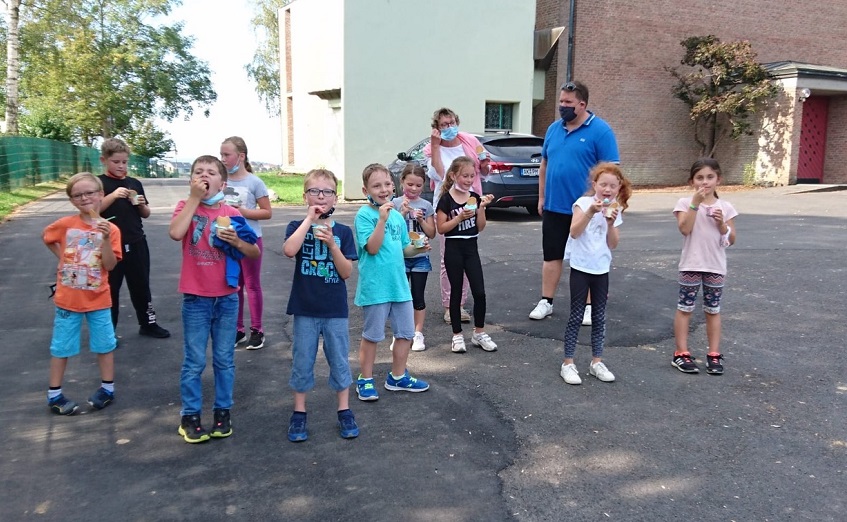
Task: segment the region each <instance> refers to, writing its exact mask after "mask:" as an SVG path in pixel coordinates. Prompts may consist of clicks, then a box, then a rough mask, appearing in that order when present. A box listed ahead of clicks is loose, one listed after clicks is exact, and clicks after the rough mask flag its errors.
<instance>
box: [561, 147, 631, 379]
mask: <svg viewBox="0 0 847 522" xmlns="http://www.w3.org/2000/svg"><path fill="white" fill-rule="evenodd" d="M588 179H589V181H590V182H591V190H590V191H589V195H587V196H583V197H581V198H579V199H578V200H576V203H574V205H573V220H572V221H571V230H570V236H569V237H568V242H567V244H566V245H565V259H566V260H568V262H569V263H570V267H571V272H570V288H571V313H570V316H569V317H568V326H567V329H566V330H565V360H564V362H563V363H562V369H561V372H560V375H561V376H562V379H564V380H565V382H566V383H568V384H581V383H582V379H581V378H580V377H579V371H578V370H577V369H576V365H575V364H574V352H575V351H576V341H577V336H578V335H579V327H580V326H581V325H582V318H583V314H584V313H585V305H586V299H587V297H588V293H589V291H590V292H591V301H592V303H591V305H592V306H591V356H592V357H591V364H590V365H589V367H588V373H589V374H591V375H593V376H595V377H597V379H599V380H601V381H603V382H612V381H614V380H615V375H614V374H613V373H612V372H610V371H609V369H608V368H606V365H605V364H603V362H602V357H603V343H604V342H605V340H606V296H607V294H608V293H609V269H610V268H611V265H612V249H613V248H615V247H617V246H618V237H619V236H618V227H619V226H621V224H622V223H623V219H622V217H621V214H622V213H623V211H624V210H626V208H627V206H628V205H627V201H628V200H629V197H630V195H631V194H632V186H631V185H630V182H629V180H627V179H626V178H625V177H624V175H623V172H622V171H621V168H620V167H619V166H618V165H616V164H614V163H608V162H604V163H598V164H597V165H596V166H595V167H594V168H593V169H591V172H590V173H589V175H588Z"/></svg>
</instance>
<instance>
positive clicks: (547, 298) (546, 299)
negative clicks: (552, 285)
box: [541, 295, 553, 304]
mask: <svg viewBox="0 0 847 522" xmlns="http://www.w3.org/2000/svg"><path fill="white" fill-rule="evenodd" d="M541 299H544V300H545V301H547V303H548V304H553V298H552V297H544V296H543V295H542V296H541Z"/></svg>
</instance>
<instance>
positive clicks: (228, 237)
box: [215, 228, 240, 246]
mask: <svg viewBox="0 0 847 522" xmlns="http://www.w3.org/2000/svg"><path fill="white" fill-rule="evenodd" d="M215 234H216V235H217V236H218V237H219V238H221V240H222V241H226V242H227V243H229V244H230V245H232V246H235V245H236V243H238V241H240V240H239V239H238V234H237V233H236V232H235V230H233V229H231V228H218V229H217V231H216V232H215Z"/></svg>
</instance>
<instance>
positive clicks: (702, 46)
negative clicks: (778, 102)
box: [665, 35, 779, 157]
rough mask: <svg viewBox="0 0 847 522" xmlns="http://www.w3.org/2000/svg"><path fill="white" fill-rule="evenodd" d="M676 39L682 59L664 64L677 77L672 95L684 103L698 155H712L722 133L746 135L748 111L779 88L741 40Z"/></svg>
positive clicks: (734, 136) (764, 104)
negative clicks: (686, 106)
mask: <svg viewBox="0 0 847 522" xmlns="http://www.w3.org/2000/svg"><path fill="white" fill-rule="evenodd" d="M680 45H682V47H683V48H684V49H685V55H684V56H683V58H682V60H681V62H680V63H681V65H680V66H677V67H673V68H671V67H665V70H666V71H668V72H669V73H670V74H671V76H673V77H674V78H675V79H676V80H677V84H676V85H674V87H673V91H672V92H673V96H674V97H675V98H678V99H680V100H682V101H683V102H685V104H686V105H688V107H689V110H690V112H689V114H690V116H691V119H692V120H693V121H694V139H695V141H696V142H697V143H698V144H699V145H700V146H701V153H702V155H704V156H708V157H712V156H713V155H714V153H715V148H716V147H717V145H718V143H720V141H721V139H722V138H724V137H725V136H727V135H728V136H730V137H731V138H732V139H738V138H739V137H740V136H742V135H745V134H747V135H751V134H752V133H753V132H752V125H751V123H750V116H751V115H752V114H754V113H756V112H757V111H759V110H761V109H763V108H765V107H767V104H768V102H769V101H770V100H772V99H773V98H775V97H776V95H777V94H778V92H779V90H778V88H777V87H776V85H774V83H773V82H772V81H771V78H770V75H769V74H768V72H767V71H766V70H765V69H764V67H762V65H761V64H760V63H759V62H757V61H756V53H755V52H754V51H753V48H752V46H751V45H750V42H748V41H746V40H745V41H737V42H726V43H725V42H721V41H720V39H719V38H717V37H716V36H713V35H708V36H692V37H690V38H686V39H685V40H683V41H682V42H680Z"/></svg>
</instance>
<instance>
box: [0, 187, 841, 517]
mask: <svg viewBox="0 0 847 522" xmlns="http://www.w3.org/2000/svg"><path fill="white" fill-rule="evenodd" d="M144 184H145V188H146V190H147V192H148V195H149V199H150V201H151V202H152V209H153V215H152V216H151V217H150V218H149V219H147V220H146V222H145V230H146V231H147V238H148V242H149V244H150V249H151V255H152V258H153V261H152V266H153V270H152V290H153V295H154V297H153V300H154V304H155V306H156V310H157V313H158V316H159V318H160V323H161V324H162V325H163V326H164V327H166V328H169V329H170V330H171V332H172V333H173V336H172V337H171V338H169V339H164V340H157V339H150V338H147V337H141V336H139V335H138V331H137V330H138V327H137V323H136V320H135V317H134V311H133V309H132V306H131V304H130V302H129V296H128V294H127V292H126V290H124V291H123V296H122V299H121V305H122V314H121V318H120V323H119V325H118V331H117V333H118V335H119V336H120V338H121V339H120V341H121V344H120V348H119V350H118V351H117V352H116V356H115V360H116V396H117V399H116V401H115V403H114V404H113V405H111V406H109V407H108V408H107V409H105V410H102V411H88V409H87V405H84V406H83V407H82V408H81V412H80V413H79V414H77V415H74V416H71V417H61V416H57V415H53V414H52V413H50V411H49V410H48V408H47V406H46V388H47V373H48V364H49V358H50V356H49V342H50V338H51V331H52V317H53V305H52V301H51V300H50V299H49V298H48V296H49V289H48V285H49V284H50V283H51V282H52V281H53V279H54V274H55V265H56V261H55V258H54V256H53V255H52V254H51V253H50V252H49V251H48V250H47V249H46V248H45V247H44V246H43V244H42V242H41V231H42V230H43V228H44V227H45V226H46V225H47V224H49V223H50V222H52V221H53V220H55V219H57V218H58V217H60V216H62V215H66V214H69V213H71V212H72V211H73V209H72V207H71V206H70V204H69V203H68V202H67V198H66V197H65V196H64V193H63V192H60V193H57V194H55V195H53V196H50V197H47V198H45V199H43V200H41V201H39V202H36V203H33V204H31V205H29V206H27V207H25V208H24V209H23V210H21V211H20V212H18V213H17V214H16V215H14V216H13V217H12V218H11V219H9V220H7V221H6V222H4V223H2V224H0V258H2V261H3V267H4V269H3V270H2V271H0V299H2V310H3V312H4V313H3V317H2V320H0V336H2V339H3V340H4V343H3V348H2V350H0V364H1V365H2V367H3V368H5V371H4V376H3V379H2V380H0V393H2V396H3V397H4V398H3V400H2V402H0V415H2V432H3V433H5V443H4V444H3V446H2V450H0V463H2V464H0V465H1V466H2V467H0V470H2V473H0V513H2V515H0V519H2V520H10V521H11V520H15V521H17V520H44V521H48V520H50V521H52V520H56V521H89V520H108V519H113V520H132V521H147V520H150V521H160V520H196V519H203V520H309V521H312V520H314V521H318V520H320V521H325V520H348V519H366V520H392V521H393V520H403V521H433V520H439V521H440V520H444V521H511V520H517V521H547V520H620V521H640V520H645V521H647V520H649V521H663V520H696V521H712V520H714V521H730V520H736V521H742V520H743V521H754V520H755V521H781V520H815V521H842V520H845V514H844V513H845V512H847V505H845V501H844V492H845V491H847V477H845V474H847V420H846V417H845V399H847V370H845V369H847V354H845V350H844V347H845V339H847V321H845V310H847V308H846V307H845V305H844V301H845V297H847V292H846V291H845V290H847V284H846V283H845V279H847V270H845V267H846V266H847V263H845V258H847V248H846V247H845V244H847V241H845V240H847V205H845V194H847V193H845V192H844V191H843V190H841V189H843V188H847V187H819V186H808V185H806V186H791V187H777V188H768V189H749V190H732V191H726V192H724V193H722V194H721V195H722V197H724V198H725V199H727V200H728V201H730V202H732V203H733V205H734V206H735V207H736V209H737V210H738V211H739V213H740V215H739V217H738V219H737V225H738V243H737V244H736V245H735V246H733V247H732V248H731V249H730V250H729V254H728V258H729V261H728V265H729V275H728V278H727V284H726V288H725V291H724V297H723V301H722V314H721V316H722V321H723V344H722V349H723V353H724V355H725V361H724V364H725V368H726V373H725V374H724V375H723V376H717V377H716V376H709V375H706V374H705V372H704V371H703V372H701V373H700V374H698V375H688V374H682V373H680V372H678V371H677V370H676V369H674V368H673V367H671V365H670V361H671V354H672V353H673V350H674V341H673V332H672V321H673V315H674V310H675V304H676V293H677V284H676V274H677V272H676V264H677V261H678V257H679V251H680V248H681V243H682V239H681V236H680V235H679V233H678V231H677V230H676V223H675V220H674V217H673V215H672V212H671V210H672V208H673V205H674V203H675V201H676V199H677V198H679V197H681V196H682V195H685V194H687V192H685V191H660V192H637V193H636V194H635V195H634V196H633V198H632V200H631V208H630V210H628V211H627V212H626V214H625V215H624V224H623V228H622V229H621V242H620V246H619V248H618V249H617V250H616V251H615V252H614V260H613V269H612V272H611V275H610V296H609V304H608V309H607V317H608V325H607V348H606V352H605V355H604V359H605V361H606V362H607V364H608V366H609V368H610V369H611V370H612V371H613V372H614V373H615V375H616V377H617V380H616V382H614V383H611V384H608V383H602V382H599V381H598V380H596V379H594V378H593V377H588V376H587V375H586V371H587V369H588V362H589V360H590V347H589V346H588V344H587V341H588V333H589V332H588V328H587V327H585V328H583V332H581V338H580V339H581V342H580V345H579V346H578V348H577V355H576V364H577V367H578V368H579V369H580V372H581V373H582V374H583V384H582V385H581V386H569V385H567V384H565V383H564V382H563V381H562V379H561V378H560V377H559V365H560V364H561V360H562V357H563V345H562V338H563V335H564V327H565V322H566V319H567V310H568V305H567V302H568V287H567V277H566V276H565V277H563V280H562V284H561V285H560V286H559V292H558V294H557V296H556V299H555V301H554V313H553V316H552V317H550V318H547V319H545V320H543V321H531V320H530V319H528V314H529V312H530V311H531V310H532V308H533V307H534V306H535V303H536V302H537V301H538V299H539V298H540V295H539V294H540V285H541V277H540V268H541V226H540V225H541V222H540V219H539V218H533V217H530V216H528V215H527V214H526V211H524V210H523V209H515V210H500V211H498V210H496V209H492V210H491V211H489V223H488V226H487V228H486V230H485V231H484V232H483V234H482V238H481V239H480V254H481V256H482V258H483V265H484V273H485V280H486V292H487V298H488V299H487V300H488V303H489V308H488V314H487V319H488V322H489V323H490V325H491V326H490V327H489V330H488V331H489V333H490V334H491V337H492V339H493V340H494V341H495V342H496V343H497V344H498V345H499V350H498V351H496V352H494V353H487V352H484V351H482V350H479V349H477V348H475V347H472V346H470V345H469V348H468V352H467V353H466V354H461V355H459V354H453V353H451V352H450V337H451V332H450V328H449V326H448V325H446V324H445V323H444V322H443V320H442V318H441V317H442V315H443V309H442V308H441V306H440V302H439V301H440V299H439V287H438V281H437V276H436V275H431V276H430V281H429V283H428V286H427V298H428V301H427V302H428V305H429V308H428V314H427V324H426V329H425V332H424V334H425V335H426V345H427V350H426V351H424V352H417V353H412V354H411V355H410V358H409V368H410V370H411V372H412V373H413V374H414V375H416V376H418V377H420V378H423V379H426V380H428V381H429V382H430V384H431V389H430V390H429V391H427V392H426V393H418V394H411V393H403V392H388V391H386V390H384V389H382V387H381V383H382V381H383V380H384V378H385V374H386V372H387V371H388V370H389V366H390V352H389V351H388V342H387V341H386V342H384V343H382V344H381V345H380V347H379V351H378V355H377V364H376V368H375V375H376V378H377V382H378V383H379V384H380V387H379V391H380V399H379V400H378V401H376V402H373V403H363V402H360V401H358V400H357V399H356V398H355V391H351V407H352V409H353V411H354V413H355V414H356V418H357V420H358V422H359V425H360V428H361V435H360V436H359V437H358V438H357V439H353V440H343V439H341V438H340V437H339V436H338V432H337V429H336V426H335V421H336V416H335V394H334V393H333V392H332V391H331V390H330V389H329V388H328V386H327V384H326V382H327V378H328V373H329V372H328V369H327V365H326V362H325V360H324V359H323V358H322V357H321V356H319V358H318V364H317V365H316V373H317V378H316V381H317V386H316V388H315V390H314V391H313V392H312V393H310V394H309V400H308V409H309V417H308V418H309V440H308V441H306V442H303V443H297V444H294V443H290V442H288V440H287V438H286V429H287V424H288V417H289V415H290V413H291V409H292V404H293V399H292V394H291V391H290V389H289V388H288V378H289V376H290V369H291V318H290V317H289V316H286V315H285V306H286V303H287V300H288V294H289V291H290V287H291V277H292V271H293V268H294V263H293V262H292V261H291V260H289V259H287V258H286V257H285V256H283V255H282V243H283V240H284V234H285V227H286V225H287V224H288V222H289V221H291V220H292V219H300V218H301V217H302V215H303V213H304V210H305V209H304V208H303V207H276V208H274V210H273V212H274V214H273V219H272V220H270V222H267V223H266V224H265V225H264V227H263V228H264V238H265V239H264V244H265V254H264V260H263V269H262V277H263V288H264V295H265V317H264V324H265V333H266V337H267V341H266V344H265V348H263V349H261V350H258V351H245V350H244V349H238V350H237V352H236V367H237V376H236V383H235V401H236V404H235V406H234V408H233V410H232V417H233V423H234V435H233V436H231V437H229V438H228V439H222V440H211V441H209V442H207V443H203V444H195V445H189V444H186V443H184V442H183V440H182V438H181V437H179V436H178V435H177V432H176V431H177V426H178V423H179V408H180V400H179V370H180V366H181V361H182V335H181V319H180V303H181V296H180V294H178V292H177V290H176V287H177V281H178V277H179V266H180V255H181V254H180V245H179V243H177V242H174V241H171V240H170V239H169V238H168V236H167V226H168V222H169V220H170V216H171V212H172V210H173V207H174V205H175V203H176V201H177V200H178V199H180V198H182V197H183V196H184V195H185V194H186V192H187V187H186V182H185V181H184V180H145V181H144ZM357 208H358V205H356V204H343V205H340V207H339V209H338V211H337V212H336V213H335V217H336V219H337V220H339V221H341V222H343V223H346V224H352V221H353V216H354V214H355V212H356V210H357ZM433 255H434V256H435V255H437V254H436V253H435V252H434V253H433ZM356 278H357V273H356V271H355V270H354V274H353V276H352V277H351V279H350V280H349V282H348V289H349V292H348V293H349V299H350V303H351V317H350V319H351V320H350V340H351V353H350V365H351V368H352V370H353V372H354V373H355V372H358V367H359V364H358V356H357V351H356V348H357V347H358V343H359V340H360V333H361V326H362V314H361V310H360V309H358V308H356V307H354V306H352V299H353V291H354V288H355V285H356ZM469 332H470V329H469V328H466V329H465V333H466V335H468V336H469V335H470V334H469ZM705 339H706V338H705V328H704V324H703V318H702V312H701V308H700V305H699V303H698V308H697V311H696V312H695V320H694V321H692V331H691V346H692V350H693V352H694V355H695V357H698V362H699V363H700V365H701V367H702V366H703V365H704V362H705V346H706V340H705ZM84 346H85V345H84ZM205 377H206V378H205V381H204V386H205V388H204V390H205V409H204V421H205V422H206V424H207V425H210V423H211V400H212V397H211V390H212V380H211V362H209V367H207V371H206V376H205ZM98 379H99V374H98V371H97V365H96V360H95V358H94V356H93V355H92V354H90V353H89V352H88V351H87V349H85V348H84V349H83V352H82V354H81V355H80V356H79V357H76V358H73V359H71V361H70V362H69V364H68V370H67V373H66V378H65V382H64V391H65V394H66V395H67V396H68V397H69V398H71V399H72V400H76V401H77V402H80V403H81V404H84V403H85V398H86V397H88V396H89V395H91V393H93V392H94V391H95V389H96V387H97V386H98V383H99V380H98ZM351 390H352V388H351Z"/></svg>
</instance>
